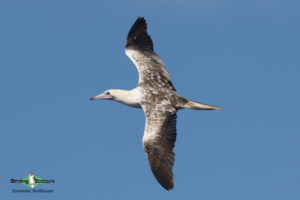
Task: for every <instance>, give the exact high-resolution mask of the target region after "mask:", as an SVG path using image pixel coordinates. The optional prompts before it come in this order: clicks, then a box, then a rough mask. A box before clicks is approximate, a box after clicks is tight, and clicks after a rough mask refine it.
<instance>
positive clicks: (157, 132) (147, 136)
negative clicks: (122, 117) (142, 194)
mask: <svg viewBox="0 0 300 200" xmlns="http://www.w3.org/2000/svg"><path fill="white" fill-rule="evenodd" d="M143 109H144V111H145V114H146V127H145V133H144V137H143V145H144V149H145V152H146V156H147V159H148V161H149V164H150V167H151V170H152V172H153V174H154V176H155V178H156V179H157V181H158V182H159V183H160V184H161V185H162V186H163V187H164V188H165V189H166V190H170V189H172V188H173V187H174V181H173V172H172V168H173V165H174V160H175V154H174V152H173V148H174V146H175V141H176V118H177V116H176V111H175V112H164V111H155V110H154V111H151V110H150V107H145V106H143Z"/></svg>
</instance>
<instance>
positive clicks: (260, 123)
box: [0, 0, 300, 200]
mask: <svg viewBox="0 0 300 200" xmlns="http://www.w3.org/2000/svg"><path fill="white" fill-rule="evenodd" d="M299 6H300V3H299V2H297V1H289V0H285V1H284V0H254V1H237V0H229V1H222V0H210V1H208V0H202V1H193V0H187V1H181V0H177V1H166V0H163V1H158V0H154V1H137V0H131V1H99V0H86V1H76V0H74V1H67V0H60V1H57V0H52V1H38V0H35V1H33V0H27V1H21V0H18V1H14V0H10V1H1V2H0V25H1V32H0V55H1V59H0V66H1V67H0V89H1V99H0V101H1V104H0V105H1V106H0V107H1V112H0V120H1V126H0V131H1V135H0V152H1V173H0V185H1V191H2V192H1V194H0V198H1V199H16V200H17V199H43V200H46V199H66V198H68V199H132V200H134V199H174V200H176V199H183V198H189V199H206V200H219V199H228V200H240V199H244V200H254V199H255V200H269V199H270V200H277V199H278V200H282V199H287V200H299V199H300V190H299V187H300V170H299V168H300V160H299V154H300V146H299V141H300V136H299V133H300V128H299V111H300V109H299V106H298V104H299V101H300V94H299V85H300V80H299V74H300V69H299V66H300V58H299V52H300V39H299V35H300V25H299V19H300V13H299ZM138 16H144V17H145V18H146V20H147V22H148V30H149V34H150V35H151V37H152V39H153V41H154V48H155V51H156V52H157V53H158V54H159V55H160V56H161V57H162V59H163V60H164V62H165V64H166V65H167V67H168V69H169V71H170V75H171V78H172V80H173V83H174V85H175V87H176V89H177V91H178V93H179V94H180V95H182V96H184V97H187V98H190V99H192V100H197V101H200V102H203V103H207V104H212V105H217V106H222V107H225V108H226V109H227V110H226V111H203V112H199V111H191V110H183V111H179V113H178V122H177V130H178V137H177V142H176V147H175V153H176V160H175V167H174V173H175V188H174V190H173V191H169V192H167V191H165V190H164V189H163V188H162V187H161V186H160V185H159V184H158V183H157V182H156V180H155V178H154V176H153V175H152V173H151V170H150V168H149V166H148V163H147V160H146V157H145V153H144V151H143V148H142V136H143V130H144V114H143V112H142V110H139V109H134V108H129V107H125V106H123V105H121V104H119V103H116V102H110V101H89V100H88V99H89V97H91V96H94V95H96V94H98V93H100V92H102V91H104V90H106V89H110V88H121V89H131V88H134V87H135V86H136V84H137V79H138V74H137V71H136V69H135V67H134V65H133V64H132V63H131V61H130V60H129V59H128V58H127V57H126V55H125V53H124V45H125V39H126V36H127V33H128V31H129V29H130V27H131V25H132V24H133V22H134V21H135V20H136V18H137V17H138ZM29 172H34V173H35V174H36V175H37V176H39V177H41V178H44V179H55V180H56V183H55V184H52V185H50V184H48V185H46V184H44V185H41V186H39V187H40V188H44V189H46V188H51V189H54V193H52V194H13V193H12V192H11V190H12V189H14V188H18V189H25V187H22V186H21V185H17V184H11V183H10V179H11V178H24V177H26V176H28V173H29Z"/></svg>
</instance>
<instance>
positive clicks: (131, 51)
mask: <svg viewBox="0 0 300 200" xmlns="http://www.w3.org/2000/svg"><path fill="white" fill-rule="evenodd" d="M125 53H126V55H127V56H128V57H129V58H130V59H131V61H132V62H133V63H134V64H135V66H136V68H137V70H138V73H139V81H138V86H137V87H136V88H134V89H132V90H119V89H110V90H107V91H105V92H103V93H102V94H99V95H97V96H94V97H91V98H90V99H91V100H96V99H106V100H115V101H118V102H120V103H123V104H125V105H127V106H131V107H135V108H142V109H143V110H144V113H145V116H146V125H145V130H144V136H143V147H144V150H145V152H146V157H147V159H148V162H149V164H150V167H151V170H152V172H153V174H154V176H155V178H156V179H157V181H158V182H159V183H160V184H161V185H162V187H164V188H165V189H166V190H170V189H173V187H174V181H173V172H172V168H173V165H174V159H175V154H174V152H173V148H174V146H175V141H176V118H177V115H176V113H177V111H178V110H180V109H183V108H189V109H193V110H215V109H222V108H221V107H217V106H212V105H207V104H203V103H199V102H196V101H191V100H188V99H186V98H183V97H181V96H179V95H178V94H177V93H176V90H175V88H174V86H173V84H172V82H171V78H170V75H169V72H168V70H167V68H166V66H165V64H164V63H163V61H162V60H161V58H160V57H159V55H158V54H156V53H155V52H154V49H153V42H152V39H151V37H150V36H149V35H148V33H147V24H146V21H145V19H144V18H143V17H139V18H137V20H136V21H135V23H134V24H133V26H132V27H131V29H130V31H129V33H128V36H127V40H126V46H125Z"/></svg>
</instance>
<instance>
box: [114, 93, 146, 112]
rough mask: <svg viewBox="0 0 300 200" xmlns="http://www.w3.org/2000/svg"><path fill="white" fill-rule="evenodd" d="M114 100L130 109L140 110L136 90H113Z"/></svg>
mask: <svg viewBox="0 0 300 200" xmlns="http://www.w3.org/2000/svg"><path fill="white" fill-rule="evenodd" d="M113 93H115V95H114V100H115V101H118V102H120V103H122V104H125V105H127V106H130V107H135V108H141V106H140V104H139V102H138V94H137V89H136V88H135V89H132V90H114V91H113Z"/></svg>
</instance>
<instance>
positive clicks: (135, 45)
mask: <svg viewBox="0 0 300 200" xmlns="http://www.w3.org/2000/svg"><path fill="white" fill-rule="evenodd" d="M125 52H126V55H127V56H128V57H129V58H130V59H131V60H132V62H133V63H134V64H135V66H136V68H137V69H138V72H139V85H141V84H147V85H150V86H151V85H153V84H155V85H159V87H166V88H170V89H172V90H174V91H175V88H174V86H173V84H172V82H171V79H170V75H169V72H168V70H167V68H166V66H165V64H164V63H163V61H162V60H161V58H160V57H159V55H157V54H156V53H155V52H154V50H153V42H152V39H151V37H150V36H149V35H148V33H147V24H146V21H145V19H144V18H143V17H139V18H138V19H137V20H136V22H135V23H134V24H133V26H132V27H131V29H130V31H129V33H128V36H127V40H126V47H125Z"/></svg>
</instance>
